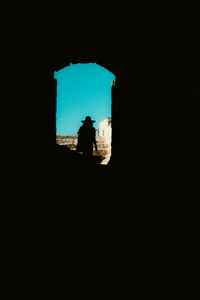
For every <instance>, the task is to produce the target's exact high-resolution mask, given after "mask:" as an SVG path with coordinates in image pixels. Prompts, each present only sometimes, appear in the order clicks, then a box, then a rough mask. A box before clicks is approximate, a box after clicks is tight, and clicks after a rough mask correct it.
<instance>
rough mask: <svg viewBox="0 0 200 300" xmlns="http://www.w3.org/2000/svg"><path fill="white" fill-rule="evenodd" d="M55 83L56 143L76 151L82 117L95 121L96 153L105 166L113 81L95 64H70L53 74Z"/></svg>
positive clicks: (110, 145) (107, 72) (109, 152)
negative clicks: (89, 117)
mask: <svg viewBox="0 0 200 300" xmlns="http://www.w3.org/2000/svg"><path fill="white" fill-rule="evenodd" d="M54 79H56V81H57V92H56V94H57V97H56V143H57V145H59V146H62V147H66V148H68V149H70V150H71V151H76V150H77V143H78V132H79V128H80V126H81V125H82V122H83V121H84V119H85V117H86V116H91V118H92V119H94V120H95V122H94V128H95V132H96V142H97V150H96V147H95V145H94V149H93V155H94V157H95V158H97V156H98V157H102V160H101V164H104V165H107V164H108V162H109V161H110V158H111V154H112V89H113V87H114V86H115V82H116V77H115V75H114V74H113V73H112V72H110V71H109V70H108V69H106V68H104V67H102V66H101V65H99V64H97V63H75V64H73V63H70V64H69V65H68V66H66V67H64V68H62V69H60V70H57V71H55V72H54Z"/></svg>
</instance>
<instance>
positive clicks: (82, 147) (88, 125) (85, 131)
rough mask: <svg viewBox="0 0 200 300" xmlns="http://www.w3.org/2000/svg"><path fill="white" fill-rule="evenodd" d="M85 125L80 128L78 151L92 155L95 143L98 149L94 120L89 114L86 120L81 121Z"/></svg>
mask: <svg viewBox="0 0 200 300" xmlns="http://www.w3.org/2000/svg"><path fill="white" fill-rule="evenodd" d="M81 122H83V125H82V126H81V127H80V128H79V130H78V143H77V148H76V151H77V152H83V155H84V156H85V157H92V155H93V144H94V146H95V150H96V151H97V143H96V131H95V128H94V127H93V123H94V122H95V121H94V120H91V117H90V116H87V117H86V118H85V120H83V121H81Z"/></svg>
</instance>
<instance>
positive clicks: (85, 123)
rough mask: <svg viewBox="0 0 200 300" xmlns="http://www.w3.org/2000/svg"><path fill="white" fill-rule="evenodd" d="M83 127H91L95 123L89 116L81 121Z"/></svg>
mask: <svg viewBox="0 0 200 300" xmlns="http://www.w3.org/2000/svg"><path fill="white" fill-rule="evenodd" d="M81 122H82V123H83V125H86V126H93V123H94V122H95V121H94V120H92V119H91V117H90V116H87V117H85V120H83V121H81Z"/></svg>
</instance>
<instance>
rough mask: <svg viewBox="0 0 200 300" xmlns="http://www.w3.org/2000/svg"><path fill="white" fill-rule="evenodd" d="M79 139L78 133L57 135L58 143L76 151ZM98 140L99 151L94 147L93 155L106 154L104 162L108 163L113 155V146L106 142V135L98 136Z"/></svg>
mask: <svg viewBox="0 0 200 300" xmlns="http://www.w3.org/2000/svg"><path fill="white" fill-rule="evenodd" d="M77 141H78V136H77V135H57V136H56V144H58V145H61V146H66V147H68V148H69V149H70V150H74V151H75V150H76V146H77ZM96 142H97V149H98V151H95V148H93V155H100V156H104V157H105V159H104V160H103V161H102V164H107V163H108V161H109V159H110V155H111V147H110V145H109V144H107V143H106V141H105V138H104V137H100V136H97V137H96Z"/></svg>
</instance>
